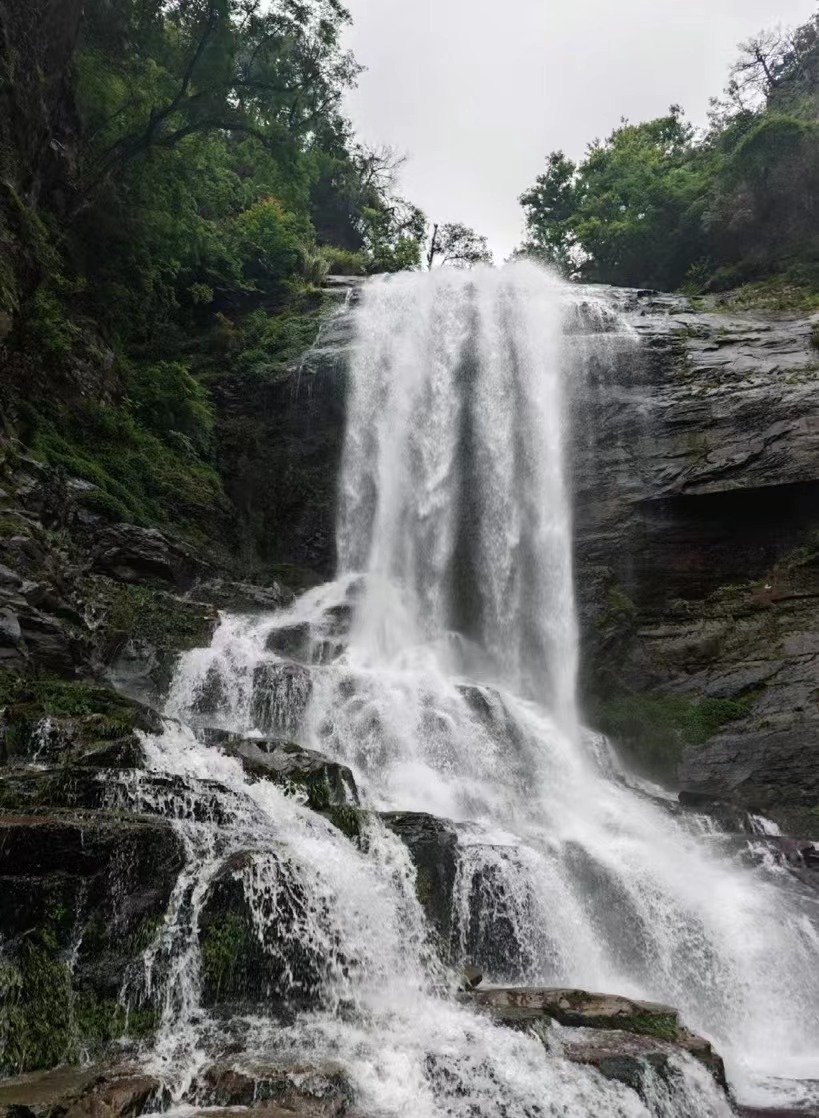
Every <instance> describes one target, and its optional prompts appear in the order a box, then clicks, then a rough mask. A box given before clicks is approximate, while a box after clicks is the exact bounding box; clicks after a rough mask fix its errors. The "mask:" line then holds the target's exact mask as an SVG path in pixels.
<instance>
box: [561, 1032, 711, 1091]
mask: <svg viewBox="0 0 819 1118" xmlns="http://www.w3.org/2000/svg"><path fill="white" fill-rule="evenodd" d="M696 1039H697V1040H699V1038H696ZM547 1043H548V1039H547ZM704 1043H705V1042H704V1041H703V1044H704ZM556 1048H557V1051H559V1053H560V1055H562V1056H563V1057H564V1058H565V1059H567V1060H570V1061H571V1062H572V1063H574V1064H586V1065H587V1066H589V1067H593V1068H595V1069H596V1070H597V1071H599V1072H600V1074H601V1075H604V1076H605V1077H606V1079H616V1080H617V1081H618V1082H620V1083H624V1084H625V1085H626V1086H627V1087H631V1088H632V1090H635V1091H637V1093H638V1094H643V1092H644V1091H645V1089H646V1086H647V1084H646V1073H647V1071H648V1070H649V1069H650V1070H651V1071H652V1072H654V1073H655V1074H656V1075H658V1076H659V1077H660V1079H662V1080H665V1081H666V1082H673V1080H674V1078H675V1076H676V1074H677V1073H676V1068H675V1066H674V1057H675V1056H679V1055H680V1053H681V1052H685V1053H688V1054H690V1055H693V1056H695V1057H696V1058H697V1059H700V1060H703V1052H702V1050H701V1049H700V1048H699V1047H698V1046H697V1045H692V1044H691V1043H690V1042H682V1041H673V1042H672V1041H667V1040H661V1039H660V1038H658V1037H651V1036H645V1035H641V1034H638V1033H629V1032H624V1031H619V1030H616V1029H570V1030H566V1031H565V1032H563V1033H561V1034H560V1038H559V1041H558V1044H557V1045H556ZM714 1060H715V1058H714V1056H713V1053H710V1055H709V1056H708V1059H705V1060H703V1062H704V1063H706V1065H707V1066H708V1068H709V1070H710V1071H711V1072H712V1074H713V1075H714V1076H715V1078H716V1079H717V1082H718V1084H719V1086H720V1087H722V1088H725V1087H726V1083H725V1080H724V1077H723V1072H722V1066H721V1064H719V1065H717V1064H715V1062H714Z"/></svg>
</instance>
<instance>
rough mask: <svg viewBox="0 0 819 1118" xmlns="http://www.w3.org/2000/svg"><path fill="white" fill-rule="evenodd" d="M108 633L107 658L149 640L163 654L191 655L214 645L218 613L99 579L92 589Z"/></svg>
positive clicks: (145, 588)
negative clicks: (129, 642) (130, 640)
mask: <svg viewBox="0 0 819 1118" xmlns="http://www.w3.org/2000/svg"><path fill="white" fill-rule="evenodd" d="M90 594H91V596H92V597H93V599H94V601H95V603H96V606H97V609H98V611H99V612H100V613H101V614H102V620H101V627H102V631H103V632H104V633H105V637H106V643H107V644H108V646H109V647H108V648H107V649H106V652H107V654H109V655H113V654H114V653H115V652H116V651H117V650H118V649H119V648H120V647H121V646H122V645H123V644H124V643H125V641H126V640H127V639H128V638H134V639H137V640H146V641H147V642H148V643H149V644H151V645H153V646H154V648H156V649H157V650H158V651H159V652H172V653H177V652H187V651H188V650H189V649H191V648H200V647H203V646H204V645H207V644H209V643H210V638H211V635H212V632H213V627H214V623H215V621H216V612H215V611H214V610H213V609H211V608H210V607H208V606H204V605H202V604H200V603H198V602H189V601H183V600H181V599H180V598H178V597H176V596H175V595H173V594H168V593H167V592H165V591H163V590H155V589H153V588H151V587H148V586H128V585H126V584H124V583H118V582H114V581H113V580H112V579H102V578H98V579H95V580H94V582H93V585H92V586H91V587H90Z"/></svg>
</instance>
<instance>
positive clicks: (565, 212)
mask: <svg viewBox="0 0 819 1118" xmlns="http://www.w3.org/2000/svg"><path fill="white" fill-rule="evenodd" d="M519 201H520V204H521V205H522V206H523V209H524V211H525V214H526V232H527V241H526V243H525V244H524V245H523V247H522V249H521V250H519V255H526V256H535V257H538V258H539V259H542V260H544V261H545V262H546V263H549V264H552V265H554V266H555V267H556V268H558V269H559V270H560V271H561V272H562V273H563V274H564V275H571V274H572V272H573V271H574V270H575V268H576V267H577V264H578V263H579V261H578V258H577V242H576V238H575V236H574V233H573V232H572V229H571V218H572V216H573V215H574V213H575V211H576V209H577V206H578V201H579V198H578V186H577V165H576V164H575V163H573V162H572V161H571V160H570V159H567V158H566V156H565V155H564V153H563V152H562V151H553V152H552V153H551V154H550V155H548V156H547V158H546V170H545V171H544V172H543V174H542V175H538V177H537V179H536V180H535V185H534V186H533V187H531V189H529V190H527V191H526V192H525V193H524V194H522V195H521V196H520V199H519Z"/></svg>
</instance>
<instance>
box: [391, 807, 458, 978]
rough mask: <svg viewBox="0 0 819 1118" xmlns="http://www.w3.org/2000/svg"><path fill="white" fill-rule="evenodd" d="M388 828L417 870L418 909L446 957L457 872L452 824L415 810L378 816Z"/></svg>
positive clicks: (456, 856)
mask: <svg viewBox="0 0 819 1118" xmlns="http://www.w3.org/2000/svg"><path fill="white" fill-rule="evenodd" d="M381 818H382V820H383V821H384V823H385V824H386V826H387V827H389V829H390V830H391V831H392V832H393V833H394V834H396V835H398V837H399V838H400V839H401V840H402V842H404V843H405V844H406V846H407V848H408V850H409V852H410V855H411V857H412V860H413V863H414V864H415V870H416V875H417V876H416V891H417V893H418V900H419V901H420V902H421V907H422V908H423V909H424V912H425V914H426V917H427V919H428V921H429V922H430V924H431V926H432V928H433V930H434V931H435V933H436V937H437V939H438V943H439V946H440V949H441V951H442V953H443V954H444V955H445V956H448V954H449V950H450V943H451V940H452V933H453V927H452V898H453V891H454V887H455V878H456V875H457V870H458V863H457V858H458V854H457V845H458V839H457V835H456V833H455V830H454V828H453V826H452V824H451V823H448V822H447V821H446V820H442V819H437V818H435V816H433V815H424V814H422V813H421V812H414V811H391V812H385V813H383V814H382V815H381Z"/></svg>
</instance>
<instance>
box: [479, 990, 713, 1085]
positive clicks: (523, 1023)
mask: <svg viewBox="0 0 819 1118" xmlns="http://www.w3.org/2000/svg"><path fill="white" fill-rule="evenodd" d="M460 998H461V1000H462V1001H465V1002H468V1003H469V1004H471V1005H474V1006H479V1007H482V1008H484V1009H486V1010H487V1011H488V1012H489V1013H490V1014H491V1015H492V1016H493V1017H494V1018H496V1019H497V1020H498V1021H500V1022H501V1023H502V1024H504V1025H509V1026H511V1027H513V1028H514V1027H517V1028H525V1027H527V1026H532V1025H536V1024H537V1023H538V1022H539V1021H543V1020H544V1019H547V1020H551V1021H557V1022H558V1023H559V1024H560V1025H564V1026H567V1027H569V1028H573V1029H583V1030H584V1031H585V1030H594V1029H600V1030H606V1031H607V1034H608V1036H607V1041H608V1045H609V1048H610V1051H609V1053H608V1056H607V1055H606V1051H607V1049H606V1043H605V1041H600V1042H594V1043H592V1042H591V1041H590V1040H589V1036H588V1035H587V1036H585V1038H583V1039H581V1038H578V1041H577V1043H578V1044H580V1045H581V1048H578V1051H577V1057H578V1062H581V1063H593V1062H594V1061H595V1060H597V1059H599V1060H601V1061H605V1060H606V1059H609V1058H610V1059H614V1058H615V1055H616V1052H618V1051H619V1052H620V1053H621V1054H622V1056H623V1058H625V1059H630V1060H632V1062H633V1061H634V1060H635V1059H636V1057H635V1056H634V1054H633V1052H634V1049H635V1048H637V1049H639V1048H641V1047H642V1048H645V1049H646V1051H649V1050H652V1051H656V1053H657V1057H658V1058H661V1059H662V1060H667V1057H668V1054H669V1053H668V1052H666V1050H665V1049H666V1047H667V1048H669V1049H670V1050H673V1051H677V1052H679V1051H683V1052H687V1053H689V1054H690V1055H692V1056H694V1057H696V1058H697V1059H698V1060H700V1061H701V1063H703V1064H704V1065H705V1066H706V1067H707V1068H708V1070H709V1071H710V1072H711V1073H712V1074H713V1075H714V1077H715V1079H716V1080H717V1081H718V1082H719V1083H720V1084H721V1085H723V1086H724V1085H725V1068H724V1066H723V1062H722V1059H721V1058H720V1056H719V1055H718V1054H717V1053H716V1052H714V1050H713V1048H712V1047H711V1045H710V1044H709V1043H708V1041H707V1040H705V1039H704V1038H703V1037H699V1036H696V1035H695V1034H694V1033H691V1032H689V1031H688V1029H685V1028H683V1026H682V1025H680V1022H679V1016H678V1013H677V1010H676V1009H674V1008H673V1007H672V1006H667V1005H660V1004H657V1003H656V1002H644V1001H635V1000H633V999H631V998H625V997H622V996H620V995H618V994H595V993H590V992H588V991H586V990H573V989H568V988H559V987H558V988H553V987H545V988H535V987H531V988H530V987H495V988H492V987H490V988H487V989H477V990H471V991H468V992H465V993H462V994H461V995H460ZM615 1034H616V1035H615ZM640 1038H646V1040H647V1042H649V1043H648V1044H647V1045H646V1044H642V1045H641V1043H640ZM652 1045H653V1048H652V1047H651V1046H652ZM581 1051H584V1052H585V1053H586V1058H585V1059H580V1054H581ZM595 1052H596V1055H594V1056H593V1053H595Z"/></svg>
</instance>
